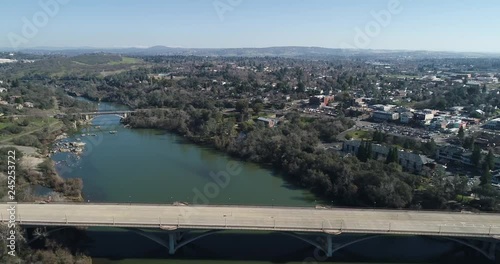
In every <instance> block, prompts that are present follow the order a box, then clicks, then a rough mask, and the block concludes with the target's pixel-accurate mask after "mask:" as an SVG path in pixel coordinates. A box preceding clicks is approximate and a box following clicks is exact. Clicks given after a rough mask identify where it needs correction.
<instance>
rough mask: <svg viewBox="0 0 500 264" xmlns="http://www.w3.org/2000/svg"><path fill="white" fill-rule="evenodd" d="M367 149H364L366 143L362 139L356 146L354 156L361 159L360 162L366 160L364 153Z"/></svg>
mask: <svg viewBox="0 0 500 264" xmlns="http://www.w3.org/2000/svg"><path fill="white" fill-rule="evenodd" d="M366 151H367V149H366V144H365V142H364V141H362V142H361V143H360V144H359V148H358V153H357V154H356V157H357V158H358V159H359V160H360V161H362V162H366V161H367V160H368V157H367V155H366V153H367V152H366Z"/></svg>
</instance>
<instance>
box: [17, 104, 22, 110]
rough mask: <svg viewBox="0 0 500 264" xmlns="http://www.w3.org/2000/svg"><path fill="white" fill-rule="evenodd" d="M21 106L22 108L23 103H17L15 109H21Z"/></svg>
mask: <svg viewBox="0 0 500 264" xmlns="http://www.w3.org/2000/svg"><path fill="white" fill-rule="evenodd" d="M23 108H24V107H23V105H22V104H18V105H16V109H17V110H21V109H23Z"/></svg>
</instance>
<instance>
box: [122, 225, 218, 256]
mask: <svg viewBox="0 0 500 264" xmlns="http://www.w3.org/2000/svg"><path fill="white" fill-rule="evenodd" d="M122 229H125V230H129V231H132V232H134V233H136V234H138V235H141V236H143V237H145V238H148V239H150V240H152V241H154V242H156V243H157V244H159V245H161V246H163V247H165V248H167V249H168V252H169V254H172V255H173V254H175V252H177V250H179V249H180V248H182V247H184V246H185V245H187V244H189V243H192V242H194V241H196V240H198V239H201V238H204V237H206V236H209V235H212V234H214V233H218V232H222V231H224V230H209V231H206V232H203V233H202V234H199V235H197V236H194V237H191V238H189V239H187V240H184V241H182V242H180V241H179V240H180V239H182V237H183V235H184V234H185V233H181V232H179V231H177V232H170V233H168V241H165V240H163V239H161V238H160V237H158V236H156V235H154V234H152V233H150V232H146V231H144V230H142V229H139V228H122ZM179 242H180V243H179Z"/></svg>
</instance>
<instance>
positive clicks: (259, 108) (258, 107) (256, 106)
mask: <svg viewBox="0 0 500 264" xmlns="http://www.w3.org/2000/svg"><path fill="white" fill-rule="evenodd" d="M262 109H264V105H263V104H262V103H255V104H254V105H253V106H252V110H253V112H254V113H255V115H259V113H260V112H261V111H262Z"/></svg>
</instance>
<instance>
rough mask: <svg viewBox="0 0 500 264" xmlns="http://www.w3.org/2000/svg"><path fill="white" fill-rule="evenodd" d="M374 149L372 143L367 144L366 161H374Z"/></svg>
mask: <svg viewBox="0 0 500 264" xmlns="http://www.w3.org/2000/svg"><path fill="white" fill-rule="evenodd" d="M372 156H373V147H372V143H371V142H366V159H367V160H368V159H372Z"/></svg>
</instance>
